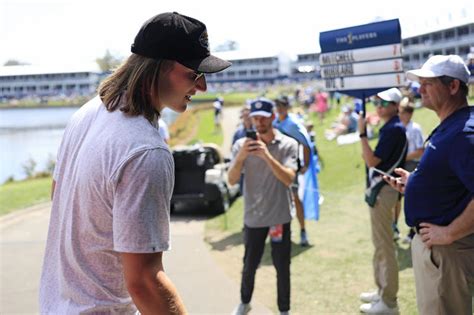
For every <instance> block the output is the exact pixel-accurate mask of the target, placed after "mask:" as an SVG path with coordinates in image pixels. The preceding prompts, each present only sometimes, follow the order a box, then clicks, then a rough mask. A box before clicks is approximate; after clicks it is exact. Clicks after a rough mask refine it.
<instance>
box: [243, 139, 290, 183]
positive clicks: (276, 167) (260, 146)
mask: <svg viewBox="0 0 474 315" xmlns="http://www.w3.org/2000/svg"><path fill="white" fill-rule="evenodd" d="M250 145H251V151H250V153H249V154H252V155H256V156H258V157H260V158H261V159H263V160H264V161H265V162H267V164H268V166H269V167H270V169H271V170H272V173H273V175H275V177H276V178H277V179H278V180H279V181H280V182H282V183H283V184H284V185H285V186H290V185H291V183H292V182H293V180H294V179H295V176H296V171H295V170H294V169H291V168H289V167H286V166H283V165H282V164H281V163H280V162H279V161H278V160H277V159H275V158H274V157H273V156H272V155H271V154H270V152H269V151H268V148H267V145H266V144H265V143H264V142H262V141H253V142H252V143H251V144H250ZM295 154H297V152H295Z"/></svg>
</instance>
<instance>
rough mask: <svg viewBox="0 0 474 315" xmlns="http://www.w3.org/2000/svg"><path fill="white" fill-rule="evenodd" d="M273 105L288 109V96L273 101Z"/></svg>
mask: <svg viewBox="0 0 474 315" xmlns="http://www.w3.org/2000/svg"><path fill="white" fill-rule="evenodd" d="M275 105H276V106H283V107H290V106H291V104H290V100H289V99H288V96H286V95H282V96H280V97H278V98H277V99H275Z"/></svg>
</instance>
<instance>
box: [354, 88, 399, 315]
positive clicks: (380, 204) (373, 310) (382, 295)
mask: <svg viewBox="0 0 474 315" xmlns="http://www.w3.org/2000/svg"><path fill="white" fill-rule="evenodd" d="M401 100H402V93H401V92H400V91H399V90H398V89H397V88H391V89H388V90H385V91H382V92H380V93H378V94H377V99H376V100H375V106H376V109H377V114H378V115H379V117H380V118H381V119H382V120H383V121H384V122H385V124H384V125H383V127H382V128H381V129H380V134H379V141H378V143H377V146H376V148H375V151H373V150H372V148H371V147H370V145H369V141H368V140H367V134H366V133H365V130H366V121H365V118H364V117H362V116H361V117H359V135H360V142H361V145H362V157H363V159H364V161H365V163H366V164H367V166H368V167H369V174H368V182H369V187H368V189H367V191H366V201H367V203H368V205H369V207H370V222H371V229H372V243H373V244H374V248H375V251H374V256H373V267H374V278H375V284H376V285H377V291H375V292H366V293H362V294H361V295H360V299H361V301H362V302H365V303H366V304H362V305H361V307H360V311H361V312H363V313H366V314H398V305H397V292H398V262H397V257H396V254H395V245H394V242H393V231H392V222H393V214H392V209H393V207H394V206H395V205H396V203H397V200H398V192H397V191H396V190H395V189H393V188H392V187H390V186H389V185H386V182H385V181H384V180H383V179H382V176H381V174H380V173H379V172H377V171H376V169H377V170H381V171H383V172H386V173H392V172H393V170H394V169H395V168H397V167H400V166H403V164H404V161H405V157H406V149H407V139H406V135H405V127H404V126H403V124H402V123H401V122H400V119H399V117H398V106H399V103H400V101H401ZM375 168H376V169H375Z"/></svg>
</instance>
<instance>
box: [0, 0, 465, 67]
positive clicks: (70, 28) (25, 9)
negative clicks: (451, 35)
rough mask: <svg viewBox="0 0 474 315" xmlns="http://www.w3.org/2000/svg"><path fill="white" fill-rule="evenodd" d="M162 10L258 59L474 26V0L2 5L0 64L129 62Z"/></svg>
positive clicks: (62, 0) (55, 0)
mask: <svg viewBox="0 0 474 315" xmlns="http://www.w3.org/2000/svg"><path fill="white" fill-rule="evenodd" d="M323 2H325V3H323ZM382 3H383V4H382ZM166 11H178V12H180V13H183V14H186V15H189V16H192V17H195V18H197V19H199V20H201V21H203V22H204V23H206V25H207V28H208V33H209V40H210V44H211V47H215V46H217V45H218V44H221V43H223V42H225V41H227V40H235V41H237V42H238V43H239V44H240V47H241V48H242V49H243V50H246V51H250V52H255V53H256V54H261V53H274V54H276V53H281V52H285V53H287V54H290V55H292V54H296V53H304V52H315V51H319V50H320V48H319V44H318V35H319V32H323V31H328V30H332V29H337V28H343V27H349V26H353V25H359V24H365V23H370V22H373V21H375V20H387V19H393V18H399V19H400V23H401V27H402V36H403V37H407V36H413V35H418V34H421V33H424V32H429V31H433V30H437V29H442V28H445V27H448V26H454V25H460V24H464V23H469V22H473V21H474V1H472V0H458V1H456V6H454V5H452V3H449V2H445V3H443V4H438V3H437V4H436V5H433V4H431V5H430V4H428V3H427V2H426V1H408V0H400V1H390V2H389V1H383V2H382V1H380V0H359V1H353V0H342V1H341V0H340V1H303V0H292V1H279V0H273V1H267V0H259V1H258V0H238V1H215V0H214V1H211V0H200V1H196V0H169V1H163V0H161V1H159V0H154V1H149V0H129V1H121V0H80V1H79V0H36V1H34V0H0V43H1V44H0V65H1V64H3V63H5V62H6V61H7V60H8V59H17V60H20V61H23V62H28V63H31V64H35V65H50V64H53V63H55V64H64V65H67V64H70V63H71V62H75V63H84V64H86V63H89V62H93V61H94V60H95V58H97V57H100V56H102V55H103V54H104V53H105V50H106V49H109V50H110V51H111V52H112V53H113V54H116V55H119V56H122V57H126V56H128V54H129V51H130V44H131V43H132V41H133V38H134V37H135V34H136V32H137V31H138V29H139V28H140V26H141V24H142V23H143V22H144V21H145V20H146V19H148V18H149V17H151V16H153V15H155V14H157V13H161V12H166Z"/></svg>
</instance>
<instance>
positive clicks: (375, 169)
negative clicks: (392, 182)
mask: <svg viewBox="0 0 474 315" xmlns="http://www.w3.org/2000/svg"><path fill="white" fill-rule="evenodd" d="M372 169H373V170H374V172H377V173H379V174H382V175H384V176H388V178H390V179H392V178H395V177H393V176H392V175H390V174H389V173H386V172H384V171H381V170H379V169H378V168H375V167H373V168H372Z"/></svg>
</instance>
